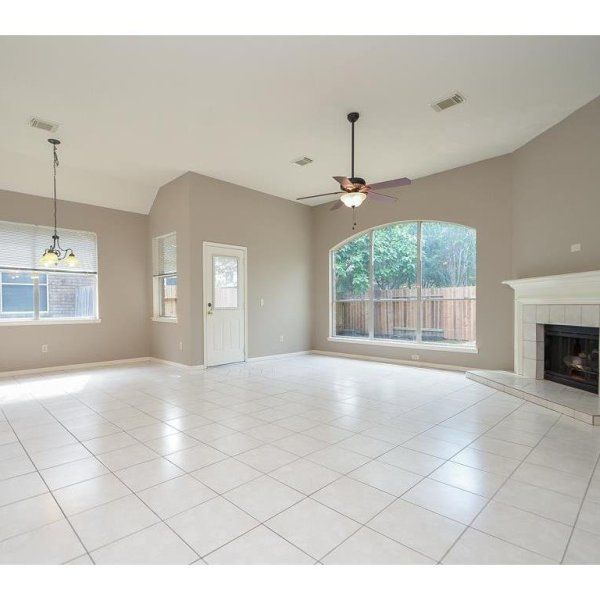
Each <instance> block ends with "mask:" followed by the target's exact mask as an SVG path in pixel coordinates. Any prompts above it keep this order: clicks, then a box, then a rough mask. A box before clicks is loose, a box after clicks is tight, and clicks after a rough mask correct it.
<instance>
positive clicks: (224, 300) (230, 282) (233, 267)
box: [213, 256, 239, 308]
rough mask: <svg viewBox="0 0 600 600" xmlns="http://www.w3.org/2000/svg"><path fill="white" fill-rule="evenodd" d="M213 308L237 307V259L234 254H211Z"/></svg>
mask: <svg viewBox="0 0 600 600" xmlns="http://www.w3.org/2000/svg"><path fill="white" fill-rule="evenodd" d="M213 288H214V289H213V305H214V308H237V307H238V304H239V301H238V259H237V257H235V256H213Z"/></svg>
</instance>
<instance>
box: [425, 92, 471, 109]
mask: <svg viewBox="0 0 600 600" xmlns="http://www.w3.org/2000/svg"><path fill="white" fill-rule="evenodd" d="M464 101H465V97H464V96H463V95H462V94H459V93H458V92H456V93H455V94H452V96H450V97H449V98H444V99H443V100H439V101H438V102H434V103H433V104H432V105H431V108H433V110H435V111H436V112H442V111H443V110H446V109H447V108H451V107H452V106H456V105H457V104H462V103H463V102H464Z"/></svg>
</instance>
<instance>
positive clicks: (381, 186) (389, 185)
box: [371, 177, 412, 190]
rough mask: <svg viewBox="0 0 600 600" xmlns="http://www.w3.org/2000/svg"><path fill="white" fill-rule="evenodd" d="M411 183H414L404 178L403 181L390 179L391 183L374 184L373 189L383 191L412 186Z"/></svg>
mask: <svg viewBox="0 0 600 600" xmlns="http://www.w3.org/2000/svg"><path fill="white" fill-rule="evenodd" d="M411 183H412V182H411V180H410V179H409V178H408V177H402V178H401V179H390V181H380V182H379V183H372V184H371V188H372V189H374V190H383V189H385V188H393V187H400V186H401V185H410V184H411Z"/></svg>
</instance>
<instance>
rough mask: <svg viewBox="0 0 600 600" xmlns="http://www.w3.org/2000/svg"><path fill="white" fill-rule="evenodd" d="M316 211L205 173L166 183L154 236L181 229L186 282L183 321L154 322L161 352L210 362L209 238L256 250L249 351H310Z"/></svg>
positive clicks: (251, 266) (181, 269) (153, 216)
mask: <svg viewBox="0 0 600 600" xmlns="http://www.w3.org/2000/svg"><path fill="white" fill-rule="evenodd" d="M310 211H311V209H310V208H308V207H307V206H302V205H300V204H297V203H295V202H290V201H288V200H283V199H281V198H276V197H274V196H269V195H268V194H263V193H261V192H257V191H255V190H251V189H248V188H244V187H241V186H238V185H233V184H231V183H226V182H224V181H219V180H217V179H212V178H210V177H205V176H203V175H199V174H197V173H186V174H185V175H183V176H181V177H180V178H178V179H176V180H175V181H173V182H171V183H170V184H168V185H166V186H164V187H163V188H161V190H160V192H159V194H158V196H157V200H156V202H155V204H154V207H153V208H152V211H151V213H150V220H151V225H150V237H152V236H155V235H161V234H163V233H168V232H169V231H177V251H178V254H177V261H178V267H177V268H178V273H179V279H178V283H179V286H180V288H179V289H178V296H179V297H178V301H177V302H178V307H177V310H178V323H177V324H176V325H175V324H170V323H153V325H152V352H153V356H157V357H159V358H162V359H164V360H170V361H175V362H182V363H184V364H191V365H199V364H203V362H204V338H203V335H204V332H203V329H204V319H203V310H204V308H203V280H202V252H203V242H205V241H206V242H220V243H223V244H232V245H236V246H245V247H247V249H248V356H249V357H250V358H253V357H259V356H269V355H272V354H282V353H283V354H285V353H288V352H298V351H303V350H309V349H310V326H311V315H310V283H311V276H310V268H311V264H310V259H311V253H310V239H311V232H310ZM260 298H264V301H265V304H264V306H263V307H261V306H260ZM281 335H283V338H284V341H283V343H281V342H280V341H279V339H280V336H281ZM179 341H183V346H184V351H183V352H181V351H180V350H179V347H178V344H179Z"/></svg>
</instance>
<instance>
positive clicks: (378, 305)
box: [373, 223, 418, 340]
mask: <svg viewBox="0 0 600 600" xmlns="http://www.w3.org/2000/svg"><path fill="white" fill-rule="evenodd" d="M416 283H417V223H398V224H396V225H390V226H389V227H382V228H380V229H376V230H375V231H373V296H374V299H375V306H374V310H375V323H374V326H375V330H374V335H375V337H376V338H384V339H396V340H415V339H416V337H417V310H418V308H417V288H416Z"/></svg>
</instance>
